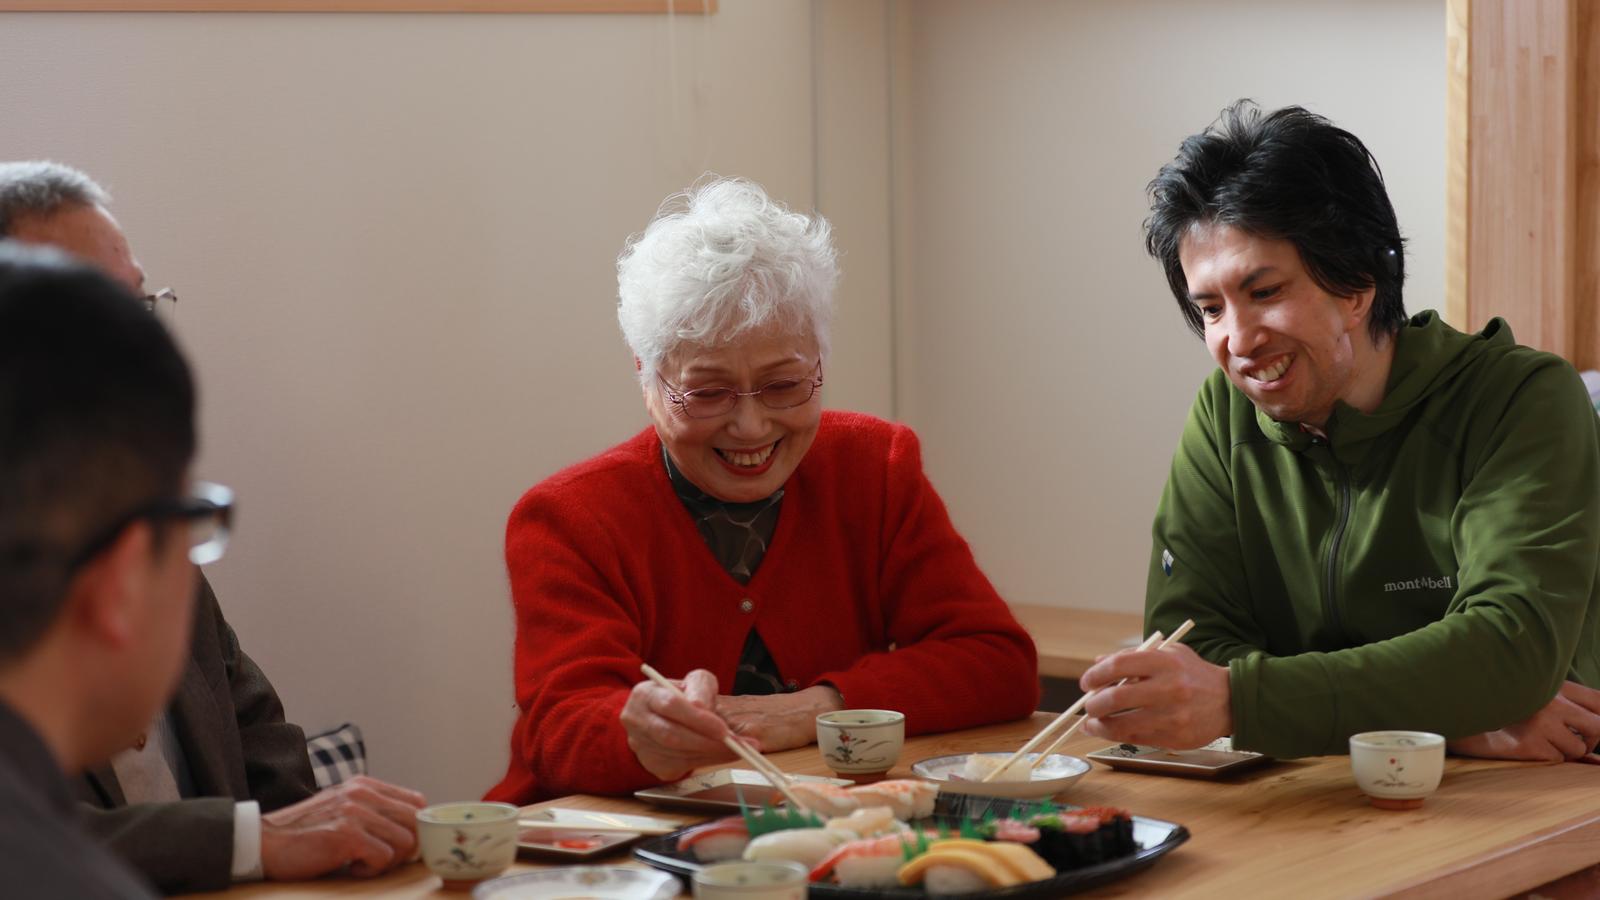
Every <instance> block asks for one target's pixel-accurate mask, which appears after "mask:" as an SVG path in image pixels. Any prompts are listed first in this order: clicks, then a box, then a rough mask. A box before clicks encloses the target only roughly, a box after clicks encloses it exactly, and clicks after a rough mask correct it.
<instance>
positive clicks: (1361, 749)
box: [1350, 731, 1444, 809]
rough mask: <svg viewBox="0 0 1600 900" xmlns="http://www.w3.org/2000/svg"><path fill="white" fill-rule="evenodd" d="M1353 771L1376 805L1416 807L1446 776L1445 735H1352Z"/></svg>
mask: <svg viewBox="0 0 1600 900" xmlns="http://www.w3.org/2000/svg"><path fill="white" fill-rule="evenodd" d="M1350 770H1351V771H1352V772H1353V773H1355V776H1356V786H1357V787H1359V788H1361V791H1362V793H1364V794H1366V795H1367V797H1368V798H1369V799H1370V800H1371V801H1372V805H1373V806H1376V807H1378V808H1379V809H1416V808H1417V807H1419V806H1421V805H1422V801H1423V800H1424V799H1426V798H1427V796H1428V795H1429V794H1431V793H1433V792H1434V790H1435V789H1436V788H1438V787H1439V780H1440V779H1441V778H1443V777H1444V737H1443V736H1441V735H1437V734H1434V733H1433V732H1430V731H1366V732H1362V733H1361V734H1357V735H1352V736H1351V738H1350Z"/></svg>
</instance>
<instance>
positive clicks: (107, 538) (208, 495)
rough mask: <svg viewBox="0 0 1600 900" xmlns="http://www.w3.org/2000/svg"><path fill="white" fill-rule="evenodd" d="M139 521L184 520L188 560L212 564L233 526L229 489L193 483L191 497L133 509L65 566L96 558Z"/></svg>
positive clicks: (84, 546)
mask: <svg viewBox="0 0 1600 900" xmlns="http://www.w3.org/2000/svg"><path fill="white" fill-rule="evenodd" d="M141 519H149V520H152V521H160V520H164V519H182V520H184V521H186V522H187V523H188V525H189V532H188V542H189V561H190V562H192V563H194V564H195V565H197V566H203V565H206V564H207V563H214V562H216V561H217V560H219V559H221V558H222V554H223V552H224V551H226V550H227V548H228V534H229V531H230V529H231V527H232V525H233V490H232V489H230V488H226V487H223V486H222V485H220V484H212V483H210V482H208V481H197V482H195V483H194V488H193V496H191V497H166V498H163V499H160V500H152V501H150V502H149V503H146V504H143V505H141V506H138V507H135V508H134V509H133V510H132V511H130V512H128V513H127V514H126V515H124V516H122V517H121V518H120V519H117V520H116V521H115V522H113V523H111V524H110V525H109V526H107V527H106V528H105V529H103V530H102V531H100V533H99V534H97V535H96V536H95V538H94V539H93V540H91V541H89V542H88V543H87V544H84V545H83V549H81V550H79V551H78V552H77V553H75V554H73V556H72V558H71V559H70V560H69V561H68V563H67V569H68V571H72V570H75V569H77V568H78V567H79V566H81V565H83V564H84V563H86V562H88V561H89V560H91V559H94V558H95V557H96V556H98V555H100V554H101V553H102V552H104V551H105V549H106V548H107V547H109V546H111V543H112V542H113V541H115V540H116V539H117V536H118V535H120V534H122V532H123V531H124V530H125V529H126V528H127V527H128V526H129V525H132V524H133V523H134V522H137V521H139V520H141Z"/></svg>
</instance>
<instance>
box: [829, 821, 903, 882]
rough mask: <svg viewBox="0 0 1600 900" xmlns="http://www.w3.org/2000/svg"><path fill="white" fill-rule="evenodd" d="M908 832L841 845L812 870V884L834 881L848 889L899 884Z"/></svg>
mask: <svg viewBox="0 0 1600 900" xmlns="http://www.w3.org/2000/svg"><path fill="white" fill-rule="evenodd" d="M908 838H909V836H908V835H905V834H889V835H883V836H881V837H875V838H868V839H866V840H860V841H851V842H850V843H848V844H842V845H840V846H838V847H836V848H834V851H833V852H832V853H829V854H828V855H827V856H826V857H825V858H823V860H822V862H820V863H817V865H816V867H815V868H813V869H812V870H811V881H812V883H813V884H815V883H817V882H821V881H828V880H829V879H830V878H831V879H832V881H835V882H837V883H838V884H840V885H841V886H843V887H849V888H887V887H897V886H899V884H900V878H899V872H900V867H901V866H903V865H905V862H906V854H907V853H908V852H909V851H908V848H909V847H910V844H909V843H908Z"/></svg>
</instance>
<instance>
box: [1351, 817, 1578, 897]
mask: <svg viewBox="0 0 1600 900" xmlns="http://www.w3.org/2000/svg"><path fill="white" fill-rule="evenodd" d="M1568 840H1570V841H1573V842H1574V843H1575V844H1577V845H1580V846H1587V847H1592V848H1594V852H1593V853H1592V854H1590V856H1589V857H1588V858H1587V859H1586V860H1580V861H1578V862H1575V863H1573V864H1571V865H1567V864H1562V865H1561V866H1551V865H1548V864H1547V865H1541V866H1532V867H1530V866H1527V865H1526V863H1527V862H1528V861H1529V860H1528V858H1527V857H1528V855H1529V853H1530V852H1537V850H1538V849H1539V848H1541V847H1550V848H1552V849H1554V848H1557V847H1558V846H1559V845H1560V844H1562V843H1563V842H1565V841H1568ZM1512 858H1518V859H1519V861H1520V862H1522V863H1523V865H1518V864H1517V863H1515V862H1508V860H1511V859H1512ZM1564 858H1566V855H1565V854H1562V855H1560V856H1558V857H1556V859H1557V860H1559V859H1564ZM1532 861H1533V862H1543V860H1541V859H1540V858H1539V857H1537V856H1535V857H1534V858H1533V860H1532ZM1596 863H1600V810H1596V811H1595V812H1592V813H1586V814H1584V815H1580V816H1576V817H1574V818H1571V819H1568V820H1566V821H1565V822H1560V823H1558V824H1555V825H1551V826H1550V827H1548V828H1545V829H1542V830H1540V831H1538V832H1535V833H1533V834H1531V835H1527V836H1526V837H1523V838H1519V839H1517V840H1514V841H1511V842H1510V843H1507V844H1504V845H1502V846H1500V847H1498V848H1496V849H1494V850H1492V851H1490V852H1489V853H1487V854H1483V855H1481V856H1478V857H1476V858H1474V859H1471V860H1466V861H1458V862H1454V863H1451V864H1448V865H1445V866H1443V867H1441V868H1438V869H1435V870H1434V871H1432V872H1428V873H1425V874H1423V875H1420V876H1418V877H1416V878H1414V879H1412V880H1411V881H1408V882H1406V883H1404V884H1401V885H1398V886H1396V887H1394V888H1392V889H1389V890H1386V891H1384V892H1383V893H1382V894H1379V895H1378V896H1381V897H1388V898H1402V900H1403V898H1413V897H1440V896H1446V895H1448V896H1451V897H1460V898H1468V897H1506V896H1509V895H1511V894H1515V893H1517V892H1519V891H1526V890H1529V889H1531V888H1535V887H1538V886H1539V885H1541V884H1545V883H1547V882H1551V881H1554V880H1556V879H1558V878H1561V877H1563V876H1566V875H1570V874H1572V873H1573V872H1577V871H1580V870H1582V869H1583V868H1584V867H1586V866H1592V865H1595V864H1596Z"/></svg>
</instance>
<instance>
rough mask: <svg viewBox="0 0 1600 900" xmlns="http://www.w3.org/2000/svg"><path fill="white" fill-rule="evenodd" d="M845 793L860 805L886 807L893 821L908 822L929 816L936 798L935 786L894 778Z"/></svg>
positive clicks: (937, 788) (937, 795) (936, 788)
mask: <svg viewBox="0 0 1600 900" xmlns="http://www.w3.org/2000/svg"><path fill="white" fill-rule="evenodd" d="M846 792H847V793H848V794H849V795H850V797H851V798H853V799H854V800H855V801H856V802H858V803H860V804H861V805H862V806H887V807H889V808H890V809H891V810H893V811H894V816H895V818H897V819H904V820H906V821H908V822H909V821H911V820H912V819H925V818H927V817H928V816H931V815H933V805H934V801H935V800H937V799H938V797H939V786H938V785H936V784H932V783H930V782H926V781H914V780H911V779H905V778H902V779H897V780H894V781H879V782H877V783H876V784H862V785H857V786H856V787H853V788H847V789H846Z"/></svg>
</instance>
